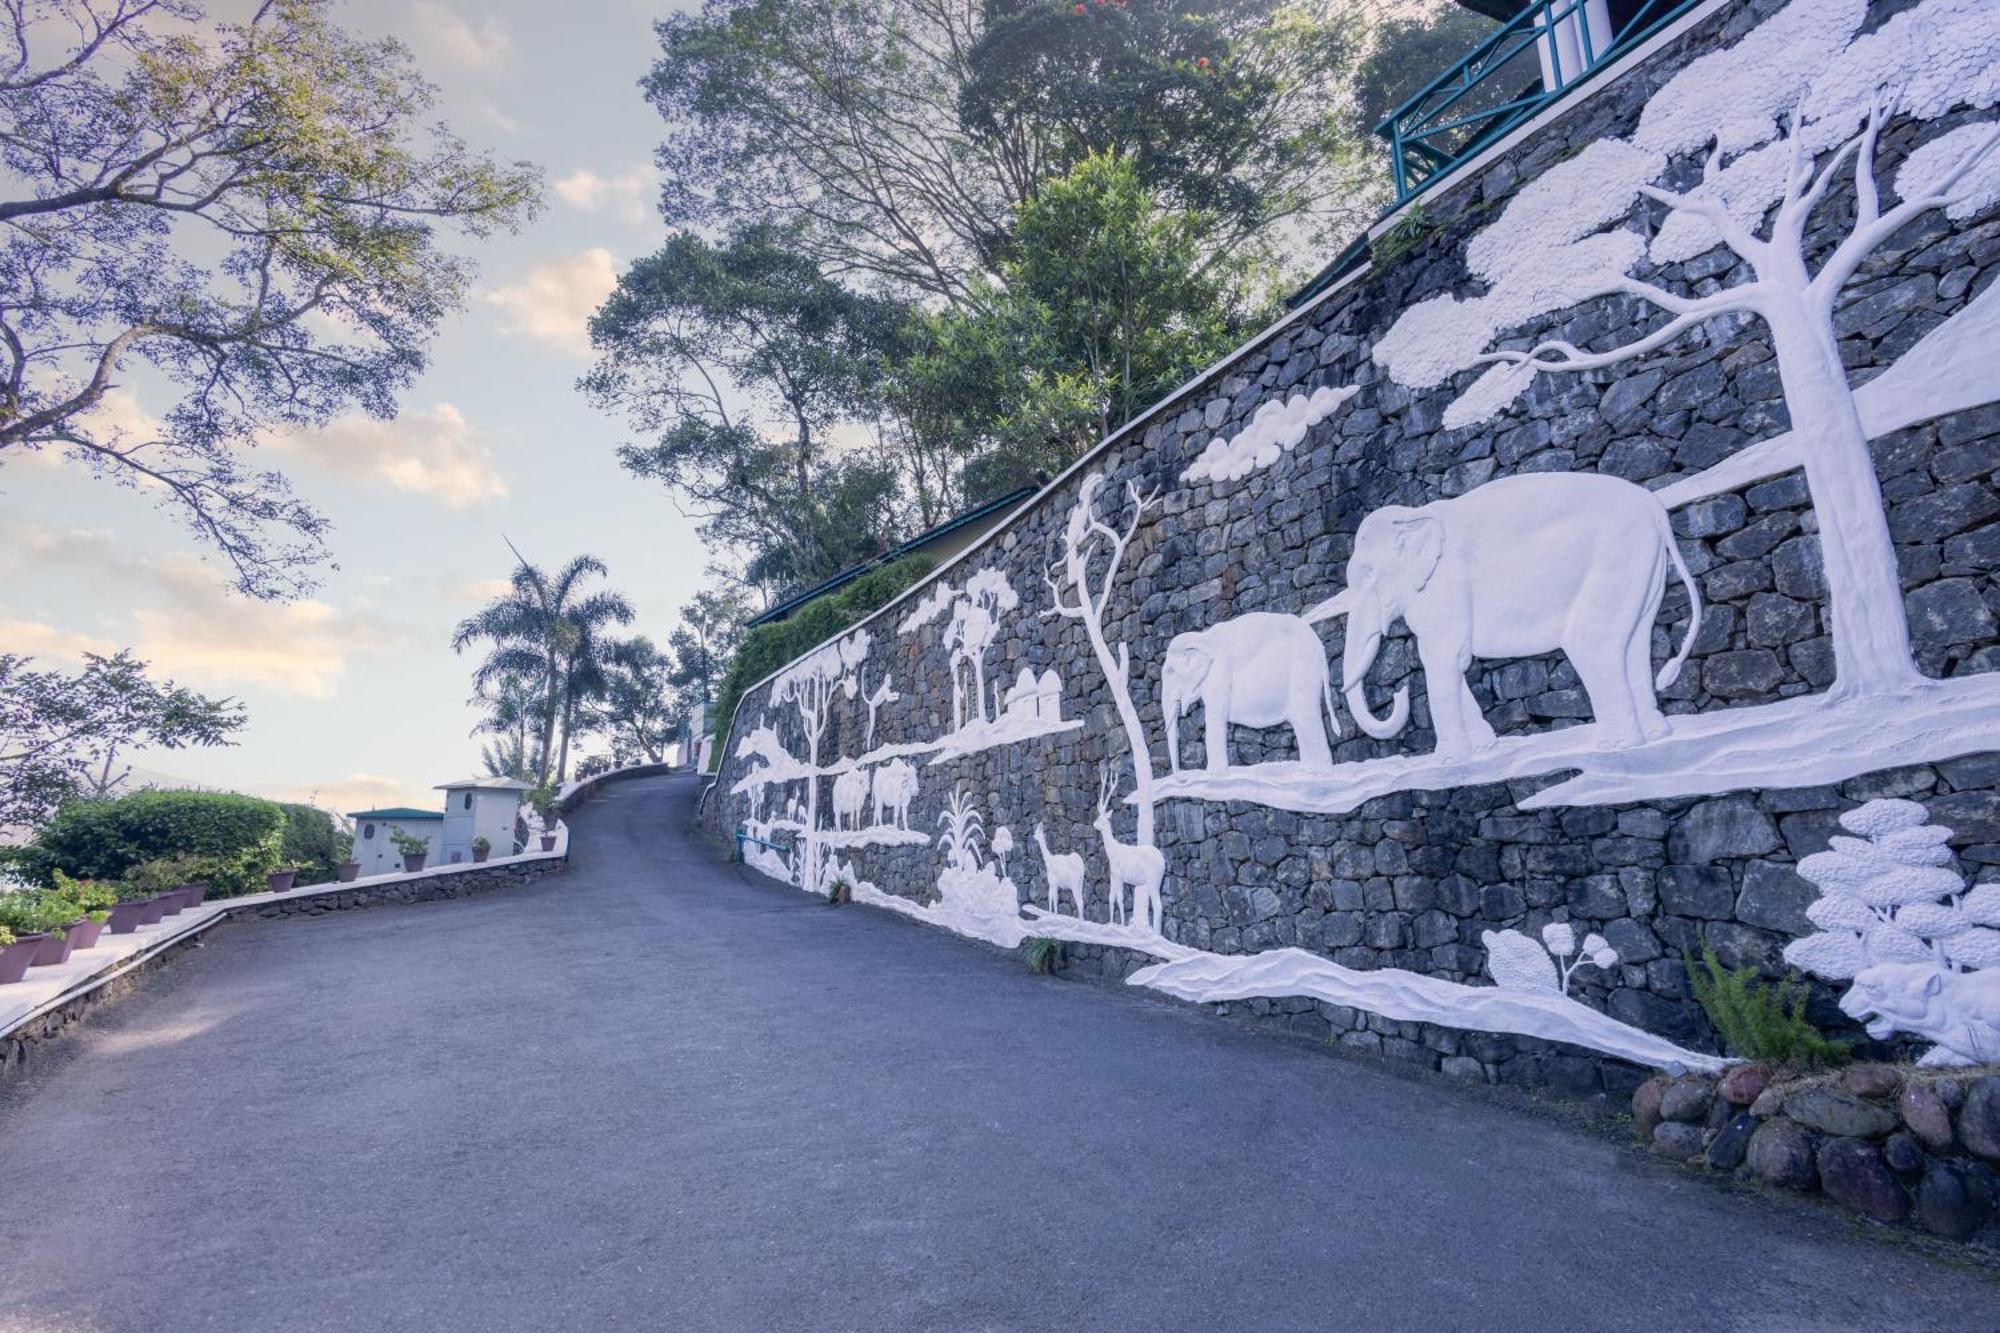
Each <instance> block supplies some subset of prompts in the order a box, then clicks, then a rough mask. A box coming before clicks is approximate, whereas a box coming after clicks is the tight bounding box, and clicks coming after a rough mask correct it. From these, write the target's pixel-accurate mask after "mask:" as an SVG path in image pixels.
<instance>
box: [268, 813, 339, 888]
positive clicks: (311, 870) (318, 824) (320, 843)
mask: <svg viewBox="0 0 2000 1333" xmlns="http://www.w3.org/2000/svg"><path fill="white" fill-rule="evenodd" d="M279 808H280V809H282V810H283V811H284V812H285V834H284V840H283V844H282V847H281V850H280V853H279V855H280V857H281V859H282V861H283V864H284V865H288V866H296V867H298V871H299V878H300V879H301V880H303V881H305V882H306V883H308V884H312V883H317V882H320V881H323V880H330V879H332V878H333V876H334V872H335V871H336V870H338V869H339V867H340V863H341V862H342V861H345V860H346V859H347V846H346V843H347V838H346V835H345V834H343V833H342V831H341V828H340V825H339V824H338V823H336V822H335V821H334V818H333V816H332V815H330V814H328V813H327V812H326V811H324V810H322V809H320V808H319V807H318V806H312V805H284V806H281V807H279Z"/></svg>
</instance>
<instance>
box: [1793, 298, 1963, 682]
mask: <svg viewBox="0 0 2000 1333" xmlns="http://www.w3.org/2000/svg"><path fill="white" fill-rule="evenodd" d="M1765 317H1766V320H1767V322H1768V323H1769V325H1770V329H1771V343H1772V347H1773V349H1774V351H1775V352H1776V353H1777V359H1778V376H1779V379H1780V381H1781V382H1782V383H1783V385H1784V390H1785V405H1786V408H1787V410H1788V411H1789V412H1790V413H1791V418H1792V430H1793V431H1794V433H1795V434H1796V435H1797V437H1798V440H1799V444H1800V453H1801V455H1802V457H1803V459H1804V463H1805V474H1806V487H1807V489H1808V490H1809V491H1810V492H1811V494H1812V506H1813V512H1814V514H1815V515H1817V516H1818V519H1819V547H1820V559H1821V561H1822V563H1823V564H1824V565H1825V568H1826V586H1827V594H1828V611H1827V618H1828V621H1829V622H1830V623H1829V629H1830V630H1831V632H1832V636H1833V659H1834V681H1833V688H1832V690H1831V691H1830V693H1832V694H1834V695H1842V696H1852V695H1862V696H1869V695H1882V694H1893V693H1897V692H1901V691H1905V690H1908V689H1911V688H1913V687H1915V686H1918V685H1921V684H1923V683H1924V681H1925V679H1926V678H1925V677H1924V676H1923V675H1922V674H1921V673H1920V672H1919V671H1918V670H1917V669H1916V665H1915V663H1914V662H1913V661H1912V660H1911V656H1910V626H1909V618H1908V616H1907V614H1906V613H1905V611H1904V607H1903V580H1902V574H1901V571H1900V570H1899V569H1898V568H1897V565H1896V547H1895V543H1894V541H1893V540H1892V538H1891V537H1890V535H1889V522H1888V518H1887V516H1886V515H1885V514H1884V512H1883V505H1882V486H1881V483H1880V481H1879V480H1877V478H1876V475H1875V460H1874V458H1873V456H1872V455H1871V454H1870V453H1869V451H1868V434H1867V431H1866V430H1865V429H1864V428H1863V427H1862V424H1861V414H1860V412H1859V411H1858V410H1857V409H1856V408H1855V406H1854V394H1853V391H1852V390H1851V389H1850V388H1849V387H1848V383H1847V371H1846V369H1845V367H1843V366H1842V365H1841V362H1840V347H1839V344H1838V342H1837V341H1836V339H1835V336H1834V332H1833V326H1832V321H1831V318H1830V317H1829V316H1828V315H1827V314H1824V313H1822V312H1819V311H1816V310H1814V309H1812V307H1811V305H1810V304H1809V303H1808V301H1807V300H1806V299H1804V298H1803V297H1786V296H1781V297H1778V298H1776V299H1775V301H1774V303H1773V304H1772V305H1771V306H1770V307H1768V308H1767V309H1766V310H1765Z"/></svg>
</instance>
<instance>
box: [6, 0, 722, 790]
mask: <svg viewBox="0 0 2000 1333" xmlns="http://www.w3.org/2000/svg"><path fill="white" fill-rule="evenodd" d="M674 8H675V6H674V5H673V4H672V3H669V2H667V0H647V2H642V0H574V2H573V3H569V4H560V5H555V4H549V3H547V0H417V3H415V4H411V3H408V2H407V0H403V2H401V3H391V2H390V0H347V3H346V4H344V5H343V6H341V8H340V10H339V11H338V12H339V14H340V16H341V20H342V22H343V23H344V25H345V26H346V27H348V28H349V29H350V30H352V31H354V32H356V33H359V34H362V35H367V36H382V35H393V36H395V37H397V38H400V39H401V40H403V41H404V42H405V43H406V44H408V45H409V46H410V47H411V48H412V49H413V50H414V51H415V52H416V54H417V58H418V62H419V64H420V65H421V67H422V68H423V69H424V70H425V72H426V73H427V74H428V76H429V77H430V78H431V79H432V80H433V81H434V82H435V83H436V84H437V85H438V87H439V90H440V99H439V111H440V113H441V115H442V117H443V118H444V119H445V120H446V121H448V122H449V123H450V124H451V125H452V127H453V128H454V129H455V130H456V131H457V132H458V133H459V134H461V135H462V136H463V137H464V138H465V139H466V140H467V141H468V142H469V143H470V144H472V145H474V146H475V147H480V148H485V149H489V150H491V151H493V152H494V153H496V154H498V155H499V156H501V157H502V158H506V159H517V158H518V159H526V160H529V161H532V162H536V163H538V164H540V165H541V166H542V168H543V169H544V171H545V172H546V175H547V181H548V190H547V199H546V205H545V207H544V209H543V211H542V214H541V215H540V216H539V217H538V218H537V219H536V220H535V221H534V222H533V223H532V224H530V225H529V226H528V227H526V228H525V229H524V230H523V231H522V232H521V234H519V235H517V236H506V235H501V236H498V237H495V238H493V239H491V240H489V241H486V242H482V243H478V244H477V246H476V248H474V249H472V250H471V251H470V253H472V254H473V255H475V256H476V258H477V260H478V263H479V267H480V276H479V280H478V282H477V284H476V286H475V289H474V291H473V294H472V297H471V299H470V301H469V302H468V303H467V306H466V308H465V309H464V310H462V311H460V312H459V313H458V314H456V315H454V316H452V317H451V318H450V319H449V320H448V321H447V322H446V323H445V325H444V326H443V329H442V331H441V333H440V335H439V337H438V338H437V340H436V342H435V343H434V344H433V346H432V348H431V353H432V356H431V364H430V367H429V369H428V370H427V372H426V373H425V374H424V375H423V376H422V378H421V379H420V380H418V382H417V383H416V384H415V385H413V386H412V387H411V388H410V389H409V390H408V391H407V392H406V393H405V394H404V395H403V397H402V400H401V412H400V414H399V415H398V416H397V418H396V419H395V420H393V421H386V422H385V421H377V420H374V419H372V418H368V417H364V416H356V417H350V418H343V419H341V420H338V421H336V422H334V423H332V424H331V425H330V426H329V427H328V428H327V429H325V430H323V431H320V432H318V433H316V434H314V435H311V436H308V437H304V438H300V439H296V440H288V441H284V442H282V443H281V444H274V445H267V446H265V447H263V448H260V449H259V450H258V451H257V452H256V455H255V457H256V461H258V462H259V463H265V464H268V465H272V466H276V467H278V468H279V469H280V470H282V471H284V472H286V473H287V474H288V475H289V476H290V477H291V479H292V482H293V484H294V486H295V488H296V489H297V490H298V491H299V492H300V493H301V494H302V495H304V496H305V497H306V498H308V499H309V500H311V501H312V502H313V503H314V505H315V506H316V507H318V508H319V509H320V510H321V511H322V512H324V513H325V514H326V515H327V516H328V517H330V518H331V519H332V520H333V523H334V531H333V532H332V534H331V538H330V546H331V549H332V555H333V560H334V562H335V563H336V564H337V565H338V566H339V568H337V569H328V570H326V571H324V582H323V584H322V586H321V587H320V588H319V590H318V591H317V592H315V593H314V594H313V595H312V596H310V597H309V598H307V599H304V600H300V601H294V602H291V603H284V604H271V603H258V602H252V601H248V600H246V599H244V598H242V597H240V596H238V595H236V594H234V593H232V592H230V591H228V590H227V588H226V587H225V586H224V583H223V580H222V577H221V575H220V573H219V570H218V566H217V565H216V564H215V563H214V562H213V561H211V560H204V558H203V556H202V552H201V551H200V549H199V548H198V547H197V546H196V545H195V544H194V542H193V540H192V539H191V538H190V537H189V536H188V535H187V534H186V533H185V532H184V531H183V530H182V529H181V528H180V527H179V526H178V525H177V524H176V523H175V522H174V521H173V520H171V519H169V518H166V517H164V516H162V515H161V514H159V513H158V512H156V511H155V510H154V509H153V507H152V504H151V502H150V500H149V499H148V498H147V497H146V496H144V495H143V494H141V493H138V492H134V491H130V490H123V489H119V488H117V487H115V486H112V485H110V484H108V483H105V482H102V481H94V480H92V479H91V478H89V477H88V476H87V475H86V474H84V473H82V472H81V471H79V470H77V469H76V468H74V467H73V466H72V465H66V464H62V463H60V462H59V461H58V460H57V459H55V458H54V457H53V456H49V457H47V458H43V457H36V458H31V459H30V460H28V461H25V462H18V463H10V464H9V465H7V466H5V467H0V651H6V652H17V653H32V654H34V655H35V656H36V658H37V665H39V666H43V667H49V666H56V665H62V664H66V663H73V662H74V661H75V660H76V658H77V654H79V653H80V652H83V651H98V652H109V651H115V650H117V649H119V648H124V647H130V648H133V649H135V650H136V651H137V652H138V654H139V655H140V656H141V657H143V658H145V659H146V660H147V661H149V662H151V663H152V665H153V667H154V668H155V675H156V676H160V675H164V676H170V677H172V678H173V679H175V680H177V681H178V682H180V683H182V684H185V685H190V686H193V687H195V688H197V689H200V690H202V691H204V692H206V693H210V694H220V695H229V696H233V697H235V698H237V699H240V700H241V701H242V702H243V703H244V704H245V705H246V706H247V708H248V712H249V719H250V720H249V725H248V726H247V727H246V728H245V729H244V731H243V732H242V733H241V735H240V743H239V744H237V745H235V746H233V747H229V748H218V749H208V750H180V751H173V752H157V751H156V752H152V753H148V754H143V755H140V756H137V762H138V763H139V764H141V765H142V766H144V767H146V768H149V769H152V770H157V771H160V772H163V773H166V774H171V775H173V776H175V777H179V778H182V779H185V780H188V781H191V782H195V783H198V784H201V785H204V786H214V787H222V788H229V789H233V790H237V791H246V792H251V793H254V794H257V795H263V796H272V797H277V798H281V799H286V800H312V801H314V802H315V803H317V804H321V805H324V806H326V807H327V808H329V809H334V810H339V811H351V810H358V809H362V808H365V807H369V806H375V805H401V804H415V805H420V806H433V805H435V804H436V803H437V794H436V793H435V792H433V791H432V790H431V788H432V787H433V785H434V784H437V783H441V782H445V781H448V780H451V779H454V778H459V777H464V776H466V775H468V774H472V773H476V772H478V771H479V769H480V766H479V744H478V741H477V740H476V739H473V738H471V737H470V736H469V735H468V733H469V731H470V729H471V727H472V726H473V724H474V722H475V721H476V720H477V719H478V712H477V710H475V709H473V708H472V707H470V706H469V705H468V704H467V702H466V700H467V696H468V695H469V694H470V692H471V684H470V674H471V668H472V666H473V663H474V661H475V660H476V651H477V650H473V651H472V652H470V653H469V654H468V655H467V656H465V657H460V656H456V655H454V654H453V653H452V651H451V646H450V639H451V631H452V628H453V626H455V625H456V624H457V623H458V622H459V621H460V620H461V619H463V618H464V617H465V616H467V615H469V614H470V613H471V612H473V611H474V610H476V609H477V608H478V607H479V606H480V605H481V604H482V603H483V602H485V601H487V600H489V599H490V598H491V597H493V596H494V595H495V594H496V593H498V592H499V591H502V590H503V584H504V581H505V579H506V577H507V575H508V573H509V571H510V570H511V568H512V557H511V556H510V555H509V553H508V550H507V547H506V545H505V542H504V540H503V538H511V539H512V540H513V541H514V543H515V544H516V545H518V546H519V547H520V549H521V551H522V553H523V554H524V555H525V556H527V558H528V559H530V560H532V561H534V562H535V563H537V564H540V565H543V566H545V567H552V566H560V565H561V564H562V563H563V562H564V561H566V560H568V559H569V558H570V557H571V556H574V555H577V554H580V553H583V552H589V553H591V554H593V555H596V556H598V557H600V558H602V559H603V560H604V561H605V562H606V563H607V564H608V565H609V566H610V571H611V579H610V585H611V586H613V587H616V588H617V589H619V590H620V591H622V592H623V593H625V594H626V596H627V597H628V598H629V599H630V600H631V602H632V604H633V606H634V608H635V609H636V610H637V612H638V619H637V620H636V621H635V623H634V625H633V626H632V630H633V632H639V633H645V634H648V635H650V636H652V637H653V638H654V639H655V640H656V641H664V639H665V638H666V636H667V634H668V633H669V632H670V631H671V630H672V629H673V627H674V625H675V624H676V623H677V617H676V611H677V609H678V608H679V607H680V606H681V605H682V604H683V603H685V602H686V601H687V600H688V599H689V598H691V597H692V596H693V595H694V593H695V592H696V590H697V589H698V587H699V586H700V584H701V582H702V569H703V567H704V564H705V563H706V560H707V556H706V554H705V552H704V551H703V549H702V544H701V542H700V540H699V538H698V537H697V535H696V533H695V531H694V523H693V522H692V521H691V520H689V519H687V518H685V517H683V516H682V515H681V513H680V512H679V511H678V509H677V508H676V506H675V505H674V503H673V501H672V498H671V497H670V496H669V495H668V494H667V493H666V492H665V491H664V490H663V489H662V488H660V487H659V486H658V485H657V483H651V482H642V481H640V480H638V479H636V478H633V477H631V476H629V475H628V474H626V473H625V472H623V471H622V470H621V469H620V468H619V467H618V464H617V460H616V458H615V457H614V454H613V450H614V449H615V448H616V446H617V445H618V444H619V443H621V442H622V441H623V440H625V439H626V438H627V437H626V435H625V434H624V432H623V430H622V427H621V425H620V423H618V422H617V421H615V420H613V419H611V418H609V417H606V416H604V415H602V414H600V413H598V412H596V411H595V410H593V409H592V408H591V407H590V406H589V405H588V404H587V403H586V402H585V401H584V399H583V397H582V396H581V395H580V394H579V393H578V392H577V391H576V389H575V381H576V379H577V377H578V375H580V374H581V373H582V372H583V371H584V370H585V369H587V368H588V366H589V364H590V358H589V354H588V346H587V341H586V337H585V332H584V324H585V321H586V320H587V319H588V318H589V316H590V313H591V312H592V310H594V309H595V308H596V306H597V304H598V302H599V301H601V300H602V299H603V297H604V296H605V295H606V294H607V293H608V292H609V291H610V290H611V287H612V284H613V282H614V281H615V280H616V277H617V274H618V272H619V271H620V269H621V268H622V267H623V266H624V265H626V264H629V263H630V262H631V261H632V260H634V259H636V258H638V257H640V256H641V255H643V254H645V253H647V252H649V251H650V250H651V249H652V248H654V247H655V246H656V245H657V244H658V243H659V242H660V240H661V238H662V236H663V234H664V233H663V229H662V227H661V224H660V222H659V219H658V217H657V214H656V213H655V210H654V207H653V201H654V198H655V197H656V193H657V183H656V175H655V172H654V170H653V167H652V150H653V147H654V145H655V143H656V142H657V141H658V139H659V137H660V131H661V128H662V126H661V122H660V120H659V117H658V115H657V114H656V113H655V112H654V111H653V109H652V108H651V107H650V106H648V105H647V104H646V102H645V100H644V99H643V97H642V96H641V95H640V92H639V89H638V87H637V81H638V79H639V78H640V76H641V75H643V74H644V73H645V71H646V69H647V68H648V66H649V65H650V63H651V58H652V55H653V53H654V52H655V51H656V49H657V46H656V43H655V41H654V38H653V33H652V27H651V25H652V21H653V20H654V19H655V18H656V17H658V16H660V15H662V14H664V13H668V12H671V11H672V10H673V9H674ZM170 402H171V400H170V399H168V398H166V397H165V396H159V397H153V396H151V392H150V386H146V385H137V386H127V387H126V388H125V389H124V390H122V391H121V392H120V393H119V394H118V395H117V396H116V397H114V398H113V400H112V401H111V402H110V403H109V404H108V409H107V410H109V411H111V412H114V413H126V414H132V415H133V416H135V417H136V416H138V415H140V414H147V415H158V414H159V413H161V412H163V411H164V410H166V408H167V407H168V406H169V405H170Z"/></svg>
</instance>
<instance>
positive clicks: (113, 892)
mask: <svg viewBox="0 0 2000 1333" xmlns="http://www.w3.org/2000/svg"><path fill="white" fill-rule="evenodd" d="M49 891H50V892H52V893H54V894H56V895H58V896H59V897H63V898H67V899H68V900H69V901H71V902H73V903H75V904H76V905H77V906H78V907H80V908H82V909H84V910H85V911H88V912H99V911H103V910H105V909H108V908H110V907H112V906H113V905H114V904H116V903H117V901H118V887H117V885H115V884H107V883H105V882H104V881H103V880H97V879H71V878H70V877H69V876H68V875H65V874H64V873H63V872H62V871H60V870H58V871H56V872H55V882H54V884H53V885H52V886H51V887H50V890H49Z"/></svg>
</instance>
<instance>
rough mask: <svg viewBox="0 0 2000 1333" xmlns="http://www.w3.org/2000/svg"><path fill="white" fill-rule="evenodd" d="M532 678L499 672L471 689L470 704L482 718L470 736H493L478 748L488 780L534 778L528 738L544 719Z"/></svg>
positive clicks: (513, 672)
mask: <svg viewBox="0 0 2000 1333" xmlns="http://www.w3.org/2000/svg"><path fill="white" fill-rule="evenodd" d="M538 660H539V659H538ZM533 679H534V677H533V676H530V675H523V674H521V673H519V672H516V671H500V672H498V673H497V674H495V675H492V676H489V677H488V678H487V679H485V680H482V681H481V682H479V684H478V685H477V686H476V687H475V688H474V690H473V697H472V702H473V703H475V704H478V705H480V706H481V707H483V708H485V709H486V716H485V717H483V718H481V719H480V720H479V722H478V724H477V725H475V726H474V727H473V729H472V734H473V735H475V736H493V737H496V739H495V740H494V741H493V742H492V743H490V744H486V745H482V746H481V747H480V758H481V760H482V761H483V762H484V763H485V765H486V771H487V773H488V774H489V775H490V776H492V777H496V778H519V779H521V780H522V781H524V782H525V781H530V780H532V779H533V778H534V775H535V771H534V765H533V762H532V760H531V758H530V756H531V754H532V753H533V750H532V749H531V748H530V737H531V735H533V734H534V733H535V732H536V729H537V728H538V727H539V726H540V725H541V724H542V722H543V721H544V719H543V716H542V710H541V708H540V707H539V705H538V701H537V699H536V695H535V687H534V685H533V683H532V682H533Z"/></svg>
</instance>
